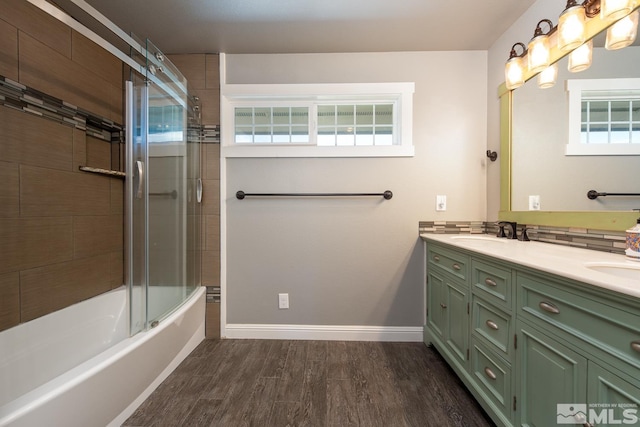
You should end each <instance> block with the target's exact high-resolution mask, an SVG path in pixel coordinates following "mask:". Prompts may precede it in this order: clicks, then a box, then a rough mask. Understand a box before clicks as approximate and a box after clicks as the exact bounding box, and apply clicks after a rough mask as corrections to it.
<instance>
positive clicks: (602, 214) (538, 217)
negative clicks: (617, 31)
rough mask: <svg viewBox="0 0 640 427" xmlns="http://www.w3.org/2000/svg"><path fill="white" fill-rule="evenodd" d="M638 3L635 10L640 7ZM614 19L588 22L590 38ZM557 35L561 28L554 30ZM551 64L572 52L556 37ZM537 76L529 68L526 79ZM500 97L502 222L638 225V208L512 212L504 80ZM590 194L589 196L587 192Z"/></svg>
mask: <svg viewBox="0 0 640 427" xmlns="http://www.w3.org/2000/svg"><path fill="white" fill-rule="evenodd" d="M639 8H640V5H636V7H635V8H634V11H635V10H636V9H639ZM613 23H614V22H609V21H602V20H601V19H600V18H599V17H596V18H592V19H590V20H589V21H587V23H586V31H587V40H590V39H592V38H593V37H595V36H596V35H597V34H599V33H600V32H602V31H604V30H606V29H607V28H608V27H609V26H610V25H612V24H613ZM554 34H557V31H556V32H555V33H554ZM550 42H551V45H552V46H553V47H552V48H551V63H552V64H553V63H555V62H557V61H559V60H560V59H562V58H563V57H564V56H566V55H568V53H563V52H561V51H560V50H559V49H558V48H557V43H555V40H554V39H553V38H552V40H550ZM533 77H535V75H533V74H532V73H530V72H529V70H527V71H526V73H525V81H527V80H530V79H531V78H533ZM498 96H499V98H500V153H501V155H500V211H499V213H498V219H499V220H500V221H515V222H518V223H521V224H530V225H543V226H545V225H546V226H551V227H571V228H588V229H594V230H611V231H624V230H626V229H627V228H629V227H631V226H632V225H633V224H635V222H636V219H637V218H638V216H639V215H638V212H635V211H512V210H511V202H512V191H513V187H512V179H513V176H512V173H511V172H512V167H513V163H512V155H513V152H512V147H513V145H512V144H513V140H512V138H513V135H512V130H513V129H512V118H513V91H512V90H507V88H506V86H505V84H504V83H502V84H501V85H500V87H499V88H498ZM585 197H586V195H585Z"/></svg>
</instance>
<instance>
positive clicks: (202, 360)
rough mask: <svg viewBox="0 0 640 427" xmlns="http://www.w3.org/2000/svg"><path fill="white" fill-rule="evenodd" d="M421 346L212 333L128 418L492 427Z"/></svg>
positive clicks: (130, 423)
mask: <svg viewBox="0 0 640 427" xmlns="http://www.w3.org/2000/svg"><path fill="white" fill-rule="evenodd" d="M492 425H493V423H492V422H491V421H490V420H489V418H488V417H487V416H486V414H485V413H484V412H483V411H482V409H481V408H480V406H479V405H478V404H477V402H475V400H474V399H473V397H472V396H471V395H470V393H469V392H468V391H467V390H466V389H465V387H464V386H463V385H462V383H461V382H460V380H459V379H458V378H457V377H456V376H455V374H454V373H453V372H452V371H451V370H450V368H449V367H448V366H447V364H446V363H445V362H444V360H443V359H442V358H441V356H440V355H439V354H438V353H437V352H436V351H435V350H434V349H433V348H428V347H426V346H425V345H424V344H422V343H382V342H343V341H266V340H222V341H213V340H206V341H204V342H202V343H201V344H200V345H199V346H198V347H197V348H196V349H195V350H194V351H193V352H192V353H191V354H190V355H189V356H188V357H187V358H186V359H185V360H184V362H182V364H180V366H179V367H178V368H177V369H176V370H175V371H174V372H173V373H172V374H171V375H170V376H169V377H168V378H167V379H166V380H165V381H164V382H163V383H162V384H161V385H160V387H158V389H157V390H156V391H155V392H154V393H153V394H152V395H151V396H149V398H148V399H147V400H146V401H145V402H144V403H143V404H142V405H141V406H140V407H139V408H138V410H137V411H136V412H135V413H134V414H133V415H132V416H131V417H130V418H129V419H128V420H127V421H126V422H125V423H124V426H127V427H134V426H136V427H138V426H140V427H147V426H190V427H191V426H216V427H217V426H224V427H227V426H230V427H231V426H260V427H265V426H269V427H270V426H274V427H275V426H278V427H279V426H315V427H321V426H339V427H342V426H366V427H375V426H381V427H392V426H416V427H423V426H438V427H441V426H492Z"/></svg>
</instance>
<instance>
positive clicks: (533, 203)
mask: <svg viewBox="0 0 640 427" xmlns="http://www.w3.org/2000/svg"><path fill="white" fill-rule="evenodd" d="M529 210H530V211H539V210H540V196H538V195H535V196H529Z"/></svg>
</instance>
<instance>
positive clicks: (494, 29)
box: [86, 0, 535, 53]
mask: <svg viewBox="0 0 640 427" xmlns="http://www.w3.org/2000/svg"><path fill="white" fill-rule="evenodd" d="M86 1H87V2H88V3H89V4H91V5H92V6H93V7H95V8H96V9H97V10H98V11H100V12H101V13H103V14H104V15H105V16H106V17H107V18H108V19H110V20H111V21H113V22H114V23H115V24H117V25H118V26H119V27H120V28H121V29H123V30H125V31H126V32H133V33H134V34H136V35H137V36H138V37H141V38H144V37H148V38H149V39H151V40H152V41H153V42H154V43H155V44H156V45H157V46H159V47H160V48H161V49H162V50H163V51H164V52H166V53H205V52H207V53H211V52H226V53H323V52H391V51H432V50H486V49H488V48H489V47H490V46H491V45H492V44H493V42H494V41H495V40H496V39H497V38H498V37H499V36H500V35H501V34H502V33H503V32H504V31H505V30H506V29H507V28H508V27H509V26H510V25H511V24H512V23H513V22H514V21H515V20H516V19H517V18H518V17H519V16H520V15H522V13H524V11H525V10H526V9H527V8H528V7H529V6H531V5H532V4H533V3H534V2H535V0H473V1H472V0H86Z"/></svg>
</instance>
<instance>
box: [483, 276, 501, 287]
mask: <svg viewBox="0 0 640 427" xmlns="http://www.w3.org/2000/svg"><path fill="white" fill-rule="evenodd" d="M484 283H485V284H486V285H487V286H498V284H497V283H496V282H495V281H494V280H492V279H489V278H488V277H487V278H486V279H484Z"/></svg>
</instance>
